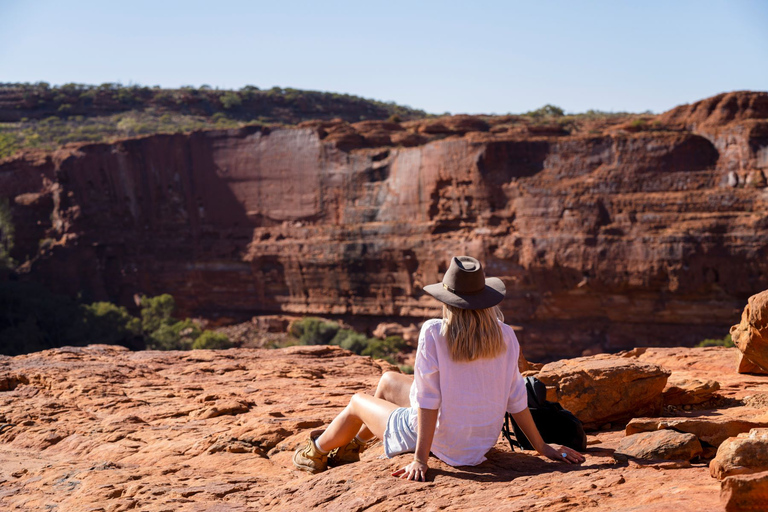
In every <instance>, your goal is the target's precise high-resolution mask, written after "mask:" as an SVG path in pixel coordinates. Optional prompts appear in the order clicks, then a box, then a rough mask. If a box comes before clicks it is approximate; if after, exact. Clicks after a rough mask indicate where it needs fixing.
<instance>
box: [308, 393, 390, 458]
mask: <svg viewBox="0 0 768 512" xmlns="http://www.w3.org/2000/svg"><path fill="white" fill-rule="evenodd" d="M397 407H398V406H397V405H396V404H393V403H392V402H387V401H386V400H382V399H381V398H375V397H372V396H371V395H366V394H365V393H357V394H355V395H354V396H353V397H352V399H351V400H350V401H349V405H347V406H346V407H345V408H344V410H343V411H341V413H340V414H339V415H338V416H336V418H334V420H333V421H332V422H331V424H330V425H329V426H328V428H327V429H325V432H323V434H322V435H321V436H320V437H318V438H317V439H315V444H316V445H317V447H318V448H320V449H321V450H323V451H330V450H333V449H334V448H338V447H340V446H345V445H346V444H347V443H349V442H350V441H351V440H352V439H353V438H354V437H355V434H357V432H358V431H359V430H360V427H362V426H363V425H366V426H367V427H368V429H370V432H372V433H373V435H376V436H378V437H379V438H381V437H382V436H383V435H384V429H385V428H386V426H387V419H388V418H389V415H390V414H391V413H392V411H394V410H395V409H397Z"/></svg>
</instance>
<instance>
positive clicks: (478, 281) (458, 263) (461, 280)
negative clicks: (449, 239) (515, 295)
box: [424, 256, 507, 309]
mask: <svg viewBox="0 0 768 512" xmlns="http://www.w3.org/2000/svg"><path fill="white" fill-rule="evenodd" d="M424 291H425V292H427V293H428V294H430V295H431V296H433V297H434V298H436V299H437V300H439V301H440V302H443V303H445V304H448V305H449V306H455V307H457V308H461V309H485V308H490V307H492V306H495V305H496V304H498V303H499V302H501V301H502V300H504V295H505V294H506V293H507V289H506V287H505V286H504V283H502V282H501V279H499V278H497V277H489V278H488V279H486V278H485V273H484V272H483V266H482V265H481V264H480V262H479V261H477V260H476V259H475V258H472V257H470V256H455V257H454V258H453V259H452V260H451V266H450V267H448V270H447V271H446V272H445V275H444V276H443V282H442V283H435V284H430V285H427V286H425V287H424Z"/></svg>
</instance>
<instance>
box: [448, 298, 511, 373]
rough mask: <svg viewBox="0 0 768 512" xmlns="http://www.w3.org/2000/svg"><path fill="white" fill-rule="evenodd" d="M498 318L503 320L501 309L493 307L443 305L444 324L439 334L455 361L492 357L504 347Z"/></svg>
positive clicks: (498, 353) (504, 348)
mask: <svg viewBox="0 0 768 512" xmlns="http://www.w3.org/2000/svg"><path fill="white" fill-rule="evenodd" d="M499 321H501V322H503V321H504V315H503V314H502V313H501V310H500V309H499V308H498V307H497V306H494V307H492V308H486V309H461V308H457V307H454V306H449V305H447V304H443V325H442V327H441V328H440V334H442V335H443V336H445V339H446V340H447V342H448V351H449V353H450V355H451V359H452V360H454V361H474V360H475V359H481V358H489V359H490V358H494V357H496V356H498V355H500V354H502V353H503V352H504V351H505V350H506V345H505V344H504V339H503V338H502V333H501V327H500V326H499Z"/></svg>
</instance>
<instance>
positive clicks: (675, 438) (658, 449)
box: [615, 429, 702, 460]
mask: <svg viewBox="0 0 768 512" xmlns="http://www.w3.org/2000/svg"><path fill="white" fill-rule="evenodd" d="M615 453H616V455H624V456H628V457H634V458H636V459H646V460H692V459H695V458H696V457H698V456H699V455H701V453H702V448H701V443H699V440H698V439H697V438H696V436H694V435H693V434H683V433H681V432H675V431H674V430H666V429H665V430H657V431H655V432H643V433H641V434H632V435H629V436H627V437H625V438H624V439H622V440H621V442H620V443H619V447H618V448H617V449H616V452H615Z"/></svg>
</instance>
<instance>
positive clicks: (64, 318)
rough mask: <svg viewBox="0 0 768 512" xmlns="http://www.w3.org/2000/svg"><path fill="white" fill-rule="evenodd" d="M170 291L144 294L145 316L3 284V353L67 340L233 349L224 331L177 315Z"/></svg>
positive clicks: (30, 285) (0, 344) (0, 341)
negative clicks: (216, 330)
mask: <svg viewBox="0 0 768 512" xmlns="http://www.w3.org/2000/svg"><path fill="white" fill-rule="evenodd" d="M174 310H175V302H174V300H173V297H171V296H170V295H167V294H166V295H160V296H157V297H142V300H141V311H140V317H136V316H133V315H132V314H131V313H130V312H129V311H128V310H127V309H126V308H124V307H121V306H116V305H115V304H112V303H110V302H93V303H90V304H84V303H81V302H79V301H77V300H74V299H71V298H69V297H66V296H63V295H58V294H55V293H51V292H50V291H48V290H47V289H46V288H44V287H43V286H42V285H40V284H37V283H26V282H18V281H6V282H3V283H0V354H6V355H18V354H26V353H28V352H36V351H38V350H45V349H49V348H55V347H61V346H65V345H71V346H83V345H90V344H96V343H101V344H108V345H122V346H125V347H128V348H131V349H134V350H139V349H143V348H152V349H159V350H189V349H198V348H217V349H222V348H229V347H231V346H232V343H230V341H229V339H228V338H227V337H226V336H224V335H223V334H219V333H214V332H211V331H203V330H202V329H201V328H200V327H199V326H198V325H197V324H195V323H194V322H193V321H192V320H190V319H185V320H177V319H175V318H173V312H174Z"/></svg>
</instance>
